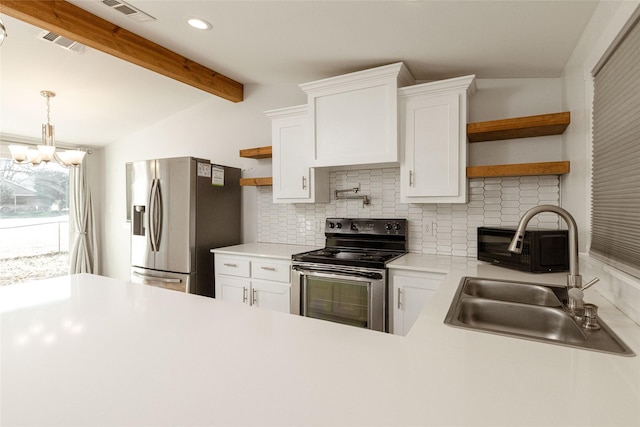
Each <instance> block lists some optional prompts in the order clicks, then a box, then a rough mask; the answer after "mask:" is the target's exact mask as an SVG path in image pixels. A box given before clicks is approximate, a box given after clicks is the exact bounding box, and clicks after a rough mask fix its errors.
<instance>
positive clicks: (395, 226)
mask: <svg viewBox="0 0 640 427" xmlns="http://www.w3.org/2000/svg"><path fill="white" fill-rule="evenodd" d="M401 228H402V224H400V223H399V222H396V224H395V225H394V226H393V229H394V230H400V229H401Z"/></svg>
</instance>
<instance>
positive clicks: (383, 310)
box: [291, 218, 408, 332]
mask: <svg viewBox="0 0 640 427" xmlns="http://www.w3.org/2000/svg"><path fill="white" fill-rule="evenodd" d="M407 231H408V230H407V220H406V219H349V218H328V219H327V220H326V224H325V237H326V243H325V247H324V248H323V249H319V250H315V251H311V252H304V253H300V254H295V255H293V256H292V260H293V266H292V269H293V281H292V287H291V312H292V313H293V314H299V315H302V316H307V317H314V318H317V319H323V320H329V321H332V322H337V323H343V324H347V325H353V326H358V327H361V328H369V329H374V330H377V331H384V332H388V325H389V321H388V319H389V313H388V303H387V302H388V300H389V291H388V286H387V268H386V264H387V263H388V262H390V261H391V260H393V259H395V258H397V257H399V256H402V255H404V254H405V253H407Z"/></svg>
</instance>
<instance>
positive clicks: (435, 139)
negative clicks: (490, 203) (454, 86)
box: [401, 94, 465, 200]
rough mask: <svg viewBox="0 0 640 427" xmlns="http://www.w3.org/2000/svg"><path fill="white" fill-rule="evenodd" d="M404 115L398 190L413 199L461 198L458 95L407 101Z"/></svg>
mask: <svg viewBox="0 0 640 427" xmlns="http://www.w3.org/2000/svg"><path fill="white" fill-rule="evenodd" d="M404 111H405V115H404V132H403V137H404V144H405V145H404V149H405V150H404V162H403V166H404V167H403V170H402V175H401V186H402V187H401V188H402V189H403V195H404V196H405V198H407V199H408V200H411V198H415V197H440V198H442V197H451V198H457V197H459V196H460V187H461V186H460V168H461V167H463V166H464V165H461V164H460V150H461V149H465V147H464V146H463V147H460V127H459V124H460V119H459V116H460V101H459V95H458V94H448V95H440V96H431V97H426V98H416V99H410V100H408V101H407V102H406V106H405V110H404Z"/></svg>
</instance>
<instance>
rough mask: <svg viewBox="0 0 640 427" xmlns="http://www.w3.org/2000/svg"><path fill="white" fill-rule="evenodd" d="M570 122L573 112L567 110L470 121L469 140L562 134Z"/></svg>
mask: <svg viewBox="0 0 640 427" xmlns="http://www.w3.org/2000/svg"><path fill="white" fill-rule="evenodd" d="M570 122H571V113H570V112H569V111H565V112H562V113H553V114H542V115H539V116H527V117H516V118H511V119H502V120H492V121H488V122H478V123H469V124H468V125H467V138H468V139H469V142H483V141H499V140H504V139H516V138H531V137H536V136H549V135H561V134H562V133H563V132H564V131H565V129H566V128H567V126H569V123H570Z"/></svg>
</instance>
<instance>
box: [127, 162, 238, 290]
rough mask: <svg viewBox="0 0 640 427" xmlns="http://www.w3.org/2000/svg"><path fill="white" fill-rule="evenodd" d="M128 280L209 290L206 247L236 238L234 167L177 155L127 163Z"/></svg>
mask: <svg viewBox="0 0 640 427" xmlns="http://www.w3.org/2000/svg"><path fill="white" fill-rule="evenodd" d="M131 205H132V206H131V210H132V212H131V229H132V233H131V281H132V282H134V283H144V284H148V285H154V286H160V287H163V288H169V289H175V290H179V291H182V292H189V293H193V294H198V295H206V296H210V297H213V296H214V289H215V287H214V276H213V254H211V253H210V250H211V249H212V248H218V247H221V246H229V245H235V244H238V243H240V230H241V211H240V205H241V194H240V169H237V168H231V167H227V166H219V165H215V164H211V162H210V161H209V160H202V159H196V158H193V157H178V158H170V159H156V160H147V161H140V162H134V163H132V165H131Z"/></svg>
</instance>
